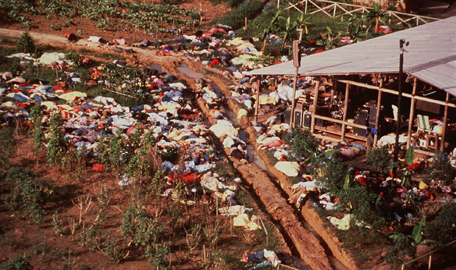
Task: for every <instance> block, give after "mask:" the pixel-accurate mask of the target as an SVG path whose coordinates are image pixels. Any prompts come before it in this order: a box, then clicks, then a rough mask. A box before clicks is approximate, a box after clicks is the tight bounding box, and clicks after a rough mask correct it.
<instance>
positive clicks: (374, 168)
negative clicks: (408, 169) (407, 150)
mask: <svg viewBox="0 0 456 270" xmlns="http://www.w3.org/2000/svg"><path fill="white" fill-rule="evenodd" d="M391 161H392V156H391V154H390V153H389V152H388V148H387V147H386V146H383V147H381V148H374V149H372V151H371V152H370V153H369V154H368V155H367V158H366V162H367V164H368V165H369V169H370V170H371V172H372V174H373V175H374V176H376V177H379V178H381V177H383V176H385V175H387V174H388V172H389V166H390V164H391Z"/></svg>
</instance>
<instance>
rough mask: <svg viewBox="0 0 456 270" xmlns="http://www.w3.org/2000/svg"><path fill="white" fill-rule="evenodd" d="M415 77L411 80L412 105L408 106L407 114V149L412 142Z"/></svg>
mask: <svg viewBox="0 0 456 270" xmlns="http://www.w3.org/2000/svg"><path fill="white" fill-rule="evenodd" d="M416 81H417V79H416V77H415V78H414V79H413V89H412V103H411V104H410V114H409V124H408V131H407V148H409V147H410V142H411V140H412V136H410V135H411V134H412V127H413V119H414V117H415V106H416V99H415V95H416Z"/></svg>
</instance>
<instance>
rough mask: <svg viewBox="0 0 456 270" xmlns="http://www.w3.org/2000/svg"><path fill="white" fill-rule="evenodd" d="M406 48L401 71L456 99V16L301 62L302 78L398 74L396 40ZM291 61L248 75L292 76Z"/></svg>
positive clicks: (311, 56) (306, 58) (314, 55)
mask: <svg viewBox="0 0 456 270" xmlns="http://www.w3.org/2000/svg"><path fill="white" fill-rule="evenodd" d="M400 39H405V40H406V41H407V42H409V46H408V47H405V50H406V51H407V52H406V53H405V54H404V72H406V73H408V74H410V75H412V76H415V77H417V78H418V79H420V80H421V81H424V82H427V83H429V84H431V85H433V86H435V87H437V88H439V89H442V90H445V91H447V92H449V93H450V94H452V95H454V96H456V17H451V18H448V19H445V20H441V21H437V22H433V23H428V24H425V25H421V26H417V27H415V28H410V29H406V30H402V31H398V32H395V33H391V34H388V35H385V36H381V37H377V38H373V39H370V40H366V41H363V42H359V43H355V44H352V45H347V46H344V47H339V48H336V49H333V50H330V51H325V52H322V53H318V54H313V55H309V56H306V57H303V58H302V59H301V67H300V68H299V74H300V75H301V76H331V75H351V74H368V73H383V74H386V73H398V71H399V40H400ZM295 70H296V68H295V67H293V61H288V62H285V63H281V64H277V65H273V66H269V67H265V68H262V69H257V70H252V71H250V72H247V74H249V75H269V74H275V75H293V74H294V73H295Z"/></svg>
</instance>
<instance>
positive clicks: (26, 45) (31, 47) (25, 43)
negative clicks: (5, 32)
mask: <svg viewBox="0 0 456 270" xmlns="http://www.w3.org/2000/svg"><path fill="white" fill-rule="evenodd" d="M16 50H17V51H18V52H23V53H32V52H35V50H36V46H35V41H34V40H33V38H32V37H31V36H30V34H29V33H28V32H24V33H23V34H22V36H21V37H20V38H19V40H18V41H17V43H16Z"/></svg>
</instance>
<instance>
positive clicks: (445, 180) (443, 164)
mask: <svg viewBox="0 0 456 270" xmlns="http://www.w3.org/2000/svg"><path fill="white" fill-rule="evenodd" d="M424 181H425V182H426V183H427V184H431V182H432V181H434V182H435V183H438V182H442V184H444V185H451V184H452V183H453V168H452V167H451V164H450V159H449V158H448V156H447V155H443V154H442V153H440V152H437V153H435V156H434V158H432V161H431V164H429V167H428V168H426V170H425V176H424Z"/></svg>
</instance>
